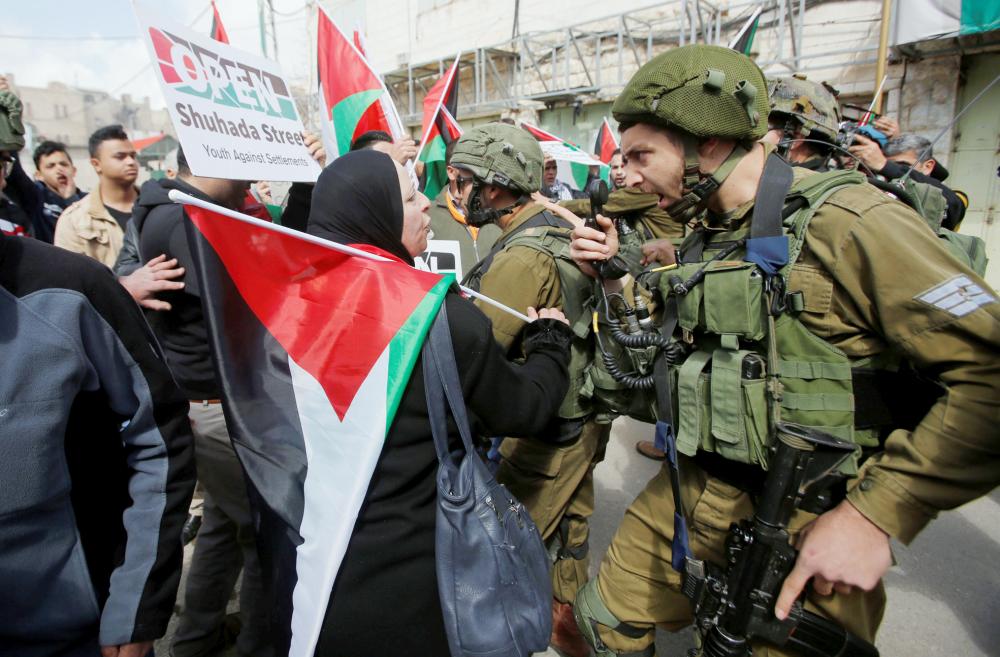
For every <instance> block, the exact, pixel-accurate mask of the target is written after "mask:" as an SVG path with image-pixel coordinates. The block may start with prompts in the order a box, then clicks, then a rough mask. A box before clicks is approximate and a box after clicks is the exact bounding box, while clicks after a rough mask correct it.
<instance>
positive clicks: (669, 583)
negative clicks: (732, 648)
mask: <svg viewBox="0 0 1000 657" xmlns="http://www.w3.org/2000/svg"><path fill="white" fill-rule="evenodd" d="M680 459H681V460H680V470H681V490H682V496H683V503H684V510H685V512H686V516H687V520H688V523H689V524H688V537H689V541H690V546H691V551H692V552H693V553H694V555H695V556H696V557H697V558H699V559H705V560H707V561H712V562H714V563H717V564H723V563H725V561H724V559H723V554H724V548H725V541H726V535H727V534H728V532H729V525H730V524H731V523H732V522H734V521H737V520H740V519H743V518H749V517H750V516H751V515H752V512H753V503H752V501H751V498H750V496H749V495H748V494H747V493H745V492H743V491H741V490H739V489H738V488H735V487H733V486H730V485H728V484H726V483H723V482H722V481H720V480H718V479H715V478H712V477H709V476H708V475H707V474H706V473H705V472H704V471H703V470H701V469H700V468H699V467H698V466H696V465H695V464H694V463H693V462H692V461H690V460H689V459H687V458H686V457H684V456H681V457H680ZM673 515H674V503H673V495H672V494H671V490H670V474H669V469H668V467H666V466H664V467H663V468H661V469H660V471H659V472H658V473H657V474H656V476H655V477H653V479H651V480H650V481H649V483H648V484H646V488H645V489H644V490H643V491H642V492H641V493H640V494H639V496H638V497H637V498H636V499H635V501H634V502H632V504H631V505H630V506H629V508H628V510H627V511H626V512H625V518H624V519H623V520H622V523H621V525H620V526H619V527H618V531H617V532H616V533H615V536H614V539H613V540H612V542H611V547H610V548H609V549H608V552H607V554H606V555H605V557H604V560H603V561H602V562H601V568H600V572H599V573H598V578H597V587H598V591H599V593H600V595H601V599H602V600H603V601H604V603H605V604H606V605H607V607H608V610H609V611H611V613H612V614H614V615H615V616H616V617H617V618H618V619H619V620H620V621H624V622H626V623H628V624H630V625H634V626H636V627H640V628H649V630H650V631H649V632H648V633H647V634H646V635H645V636H644V637H642V638H639V639H632V638H628V637H626V636H624V635H622V634H619V633H616V632H612V631H611V630H610V629H608V628H605V627H603V626H602V627H600V628H599V630H600V634H601V638H602V640H603V641H604V642H605V643H606V644H607V645H608V647H610V648H612V649H614V650H616V651H620V652H629V651H641V650H643V649H645V648H646V647H647V646H649V645H650V644H652V643H653V640H654V635H655V633H654V632H653V626H654V625H659V626H660V627H663V628H664V629H667V630H670V631H677V630H680V629H682V628H684V627H686V626H688V625H690V624H691V622H692V620H693V619H692V613H691V605H690V603H689V601H688V599H687V598H686V597H685V596H684V595H683V594H682V593H681V592H680V586H681V577H680V574H679V573H677V572H676V571H674V569H673V568H671V566H670V552H671V540H672V539H673V533H674V527H673V522H674V519H673ZM815 517H816V516H815V515H813V514H810V513H805V512H802V511H799V512H796V514H795V515H794V516H793V517H792V521H791V523H790V524H789V533H790V534H791V536H792V541H794V539H795V537H796V535H797V534H798V532H799V531H800V530H801V529H802V527H803V526H805V525H806V523H808V522H809V521H810V520H812V519H813V518H815ZM805 606H806V608H807V609H809V610H810V611H813V612H815V613H818V614H820V615H822V616H826V617H827V618H832V619H833V620H835V621H837V622H838V623H840V624H841V625H842V626H843V627H845V628H847V629H848V630H850V631H851V632H853V633H855V634H857V635H858V636H859V637H861V638H863V639H866V640H868V641H873V640H874V638H875V632H876V630H877V629H878V626H879V623H880V622H881V621H882V613H883V611H884V609H885V589H884V588H883V586H882V584H881V583H879V585H878V586H877V587H876V588H875V589H874V590H872V591H868V592H865V591H861V590H860V589H855V590H854V591H853V592H852V593H850V594H848V595H841V594H839V593H834V594H833V595H831V596H819V595H816V594H815V593H813V592H812V590H811V589H809V593H808V594H807V597H806V604H805ZM753 654H754V655H755V657H757V656H759V655H770V656H771V657H777V656H779V655H781V656H784V655H788V653H785V652H782V651H780V650H778V649H776V648H773V647H771V648H768V647H766V646H763V645H761V646H756V645H755V646H754V648H753Z"/></svg>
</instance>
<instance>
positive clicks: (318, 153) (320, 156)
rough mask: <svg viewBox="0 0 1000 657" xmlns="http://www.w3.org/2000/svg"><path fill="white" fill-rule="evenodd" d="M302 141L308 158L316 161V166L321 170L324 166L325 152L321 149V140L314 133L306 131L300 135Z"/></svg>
mask: <svg viewBox="0 0 1000 657" xmlns="http://www.w3.org/2000/svg"><path fill="white" fill-rule="evenodd" d="M302 141H303V142H305V146H306V150H308V151H309V156H310V157H312V159H314V160H316V164H318V165H319V166H320V168H323V167H325V166H326V150H325V149H324V148H323V140H322V139H320V137H319V135H317V134H316V133H315V132H309V131H308V130H306V131H305V132H303V133H302Z"/></svg>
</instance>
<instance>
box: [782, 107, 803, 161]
mask: <svg viewBox="0 0 1000 657" xmlns="http://www.w3.org/2000/svg"><path fill="white" fill-rule="evenodd" d="M798 129H799V122H798V121H796V120H795V119H794V118H792V117H791V116H789V117H788V118H787V119H785V127H784V129H782V131H781V140H779V141H778V148H777V152H778V155H780V156H781V157H783V158H785V159H786V160H787V159H788V154H789V152H791V150H792V144H793V143H794V141H795V134H796V132H798Z"/></svg>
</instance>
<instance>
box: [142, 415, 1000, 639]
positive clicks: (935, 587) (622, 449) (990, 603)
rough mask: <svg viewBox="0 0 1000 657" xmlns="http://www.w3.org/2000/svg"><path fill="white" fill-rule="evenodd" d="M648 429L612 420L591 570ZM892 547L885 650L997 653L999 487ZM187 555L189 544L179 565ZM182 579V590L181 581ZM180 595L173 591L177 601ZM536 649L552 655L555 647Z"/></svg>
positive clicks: (629, 486)
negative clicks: (911, 539) (893, 558)
mask: <svg viewBox="0 0 1000 657" xmlns="http://www.w3.org/2000/svg"><path fill="white" fill-rule="evenodd" d="M651 436H652V427H650V426H649V425H646V424H642V423H639V422H635V421H633V420H628V419H624V420H618V421H616V422H615V426H614V429H613V431H612V434H611V442H610V444H609V445H608V452H607V459H606V460H605V462H604V463H602V464H601V465H600V466H598V468H597V471H596V476H595V480H596V491H595V492H596V499H597V512H596V513H595V515H594V518H593V519H592V524H591V554H592V555H593V557H592V563H591V570H592V572H593V573H596V571H597V566H598V565H599V563H600V557H601V555H603V554H604V553H605V551H606V550H607V547H608V544H609V543H610V542H611V537H612V535H613V534H614V530H615V528H616V527H617V525H618V522H619V521H620V520H621V517H622V514H623V513H624V511H625V508H626V507H627V506H628V504H629V502H631V501H632V499H633V498H634V497H635V496H636V495H637V494H638V493H639V491H641V490H642V487H643V485H644V484H645V483H646V481H647V480H648V479H649V478H651V477H652V476H653V474H654V473H655V472H656V470H657V468H659V467H660V464H659V463H656V462H654V461H650V460H648V459H646V458H643V457H642V456H640V455H639V454H637V453H636V451H635V448H634V445H635V442H636V441H637V440H641V439H648V438H650V437H651ZM893 550H894V553H895V556H896V561H897V565H896V566H895V567H894V568H893V569H892V570H891V571H890V572H889V574H888V576H887V578H886V583H887V585H888V593H889V606H888V609H887V611H886V616H885V620H884V622H883V624H882V629H881V631H880V633H879V638H878V641H877V645H878V648H879V649H880V651H881V654H882V655H883V657H897V656H899V655H904V656H905V657H942V656H947V657H958V656H961V657H1000V566H998V564H1000V490H998V491H994V492H993V494H992V495H989V496H987V497H985V498H983V499H981V500H978V501H976V502H973V503H972V504H969V505H967V506H965V507H963V508H961V509H959V510H957V511H953V512H949V513H945V514H943V515H942V516H941V517H940V518H938V519H937V520H936V521H935V522H933V523H932V524H931V525H930V526H929V527H928V528H927V530H925V531H924V532H923V533H922V534H921V535H920V536H919V537H918V538H917V539H916V540H915V541H914V542H913V544H912V545H910V546H908V547H907V546H903V545H900V544H898V543H895V544H894V546H893ZM190 557H191V546H188V549H187V550H186V551H185V559H184V562H185V567H186V566H187V563H188V561H189V560H190ZM181 586H182V591H183V581H182V583H181ZM181 600H183V597H182V596H178V604H179V603H180V601H181ZM230 609H231V610H234V609H235V602H231V603H230ZM175 624H176V617H175V618H174V619H173V620H172V621H171V625H170V629H169V630H168V634H167V637H165V639H163V640H161V641H159V642H157V645H156V654H157V655H158V656H159V657H166V656H167V655H169V652H168V650H167V645H166V644H167V643H168V642H169V638H170V636H171V635H172V633H173V629H174V626H175ZM656 645H657V655H659V656H660V657H683V656H684V654H685V652H686V651H687V649H688V648H690V647H691V645H692V641H691V635H690V630H686V631H684V632H680V633H677V634H669V633H667V632H662V631H660V632H658V633H657V640H656ZM542 655H543V656H544V657H558V656H557V654H556V653H555V651H553V650H549V651H548V652H545V653H542ZM372 657H382V656H376V655H373V656H372ZM386 657H388V656H386ZM428 657H434V656H428Z"/></svg>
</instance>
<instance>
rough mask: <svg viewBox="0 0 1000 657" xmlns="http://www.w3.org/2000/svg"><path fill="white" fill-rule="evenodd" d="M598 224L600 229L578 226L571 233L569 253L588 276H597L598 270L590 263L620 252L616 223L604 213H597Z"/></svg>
mask: <svg viewBox="0 0 1000 657" xmlns="http://www.w3.org/2000/svg"><path fill="white" fill-rule="evenodd" d="M597 225H598V227H599V228H600V230H595V229H593V228H588V227H587V226H577V227H576V228H574V229H573V232H572V233H571V235H570V236H571V238H572V240H573V241H572V242H570V247H569V255H570V257H571V258H573V261H574V262H575V263H576V264H577V265H579V267H580V271H582V272H583V273H585V274H587V275H588V276H596V275H597V272H596V271H595V270H594V268H593V267H592V266H591V264H590V263H592V262H596V261H598V260H607V259H608V258H611V257H613V256H615V255H617V254H618V231H617V230H616V229H615V223H614V222H613V221H611V219H608V218H607V217H605V216H604V215H602V214H599V215H597Z"/></svg>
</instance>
